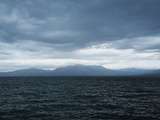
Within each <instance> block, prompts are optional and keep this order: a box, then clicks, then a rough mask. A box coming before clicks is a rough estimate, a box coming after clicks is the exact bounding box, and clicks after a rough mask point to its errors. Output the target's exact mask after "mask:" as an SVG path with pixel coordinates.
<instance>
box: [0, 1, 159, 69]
mask: <svg viewBox="0 0 160 120" xmlns="http://www.w3.org/2000/svg"><path fill="white" fill-rule="evenodd" d="M159 6H160V1H159V0H140V1H139V0H134V1H129V0H87V1H86V0H23V1H22V0H1V1H0V27H1V29H0V71H13V70H18V69H26V68H38V69H54V68H57V67H61V66H68V65H74V64H83V65H100V66H104V67H106V68H109V69H123V68H140V69H160V22H159V21H160V15H159V11H160V7H159Z"/></svg>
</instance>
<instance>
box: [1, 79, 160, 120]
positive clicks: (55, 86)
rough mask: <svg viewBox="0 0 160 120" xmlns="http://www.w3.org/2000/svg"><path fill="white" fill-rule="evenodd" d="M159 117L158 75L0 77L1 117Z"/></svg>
mask: <svg viewBox="0 0 160 120" xmlns="http://www.w3.org/2000/svg"><path fill="white" fill-rule="evenodd" d="M158 119H160V79H158V78H153V79H151V78H150V79H149V78H148V79H144V78H143V79H141V78H134V79H133V78H132V79H130V78H111V77H110V78H105V77H104V78H103V77H77V78H76V77H66V78H65V77H61V78H58V77H57V78H56V77H30V78H29V77H19V78H0V120H158Z"/></svg>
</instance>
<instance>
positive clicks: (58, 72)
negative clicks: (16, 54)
mask: <svg viewBox="0 0 160 120" xmlns="http://www.w3.org/2000/svg"><path fill="white" fill-rule="evenodd" d="M139 75H151V76H152V75H153V76H160V70H144V69H120V70H111V69H106V68H104V67H102V66H94V65H92V66H91V65H88V66H87V65H72V66H66V67H60V68H57V69H55V70H41V69H23V70H17V71H12V72H0V76H139Z"/></svg>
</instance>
